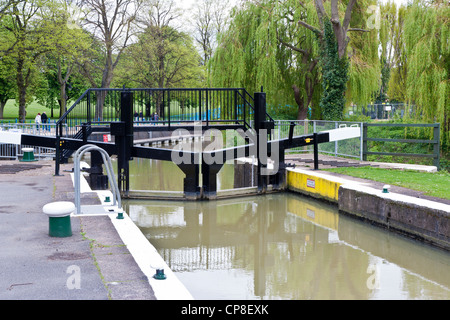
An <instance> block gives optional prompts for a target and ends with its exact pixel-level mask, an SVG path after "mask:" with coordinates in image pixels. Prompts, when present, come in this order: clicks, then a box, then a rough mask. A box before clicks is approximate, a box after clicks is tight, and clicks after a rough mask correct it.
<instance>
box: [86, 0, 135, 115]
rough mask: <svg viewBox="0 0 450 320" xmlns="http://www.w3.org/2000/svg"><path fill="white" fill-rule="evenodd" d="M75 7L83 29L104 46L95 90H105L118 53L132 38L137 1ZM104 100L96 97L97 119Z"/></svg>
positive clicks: (105, 0) (98, 0)
mask: <svg viewBox="0 0 450 320" xmlns="http://www.w3.org/2000/svg"><path fill="white" fill-rule="evenodd" d="M78 5H79V6H80V8H81V9H82V10H83V12H85V13H86V16H85V17H84V18H83V27H84V28H86V29H87V30H89V31H90V32H91V33H92V34H93V35H94V36H95V37H96V39H97V40H98V41H99V42H100V43H101V44H102V45H103V46H104V58H103V71H102V77H101V82H100V83H96V84H95V87H100V88H109V87H110V85H111V82H112V80H113V77H114V70H115V68H116V67H117V65H118V63H119V61H120V58H121V56H122V53H123V51H124V50H125V48H126V47H127V46H128V45H129V44H130V42H131V39H132V37H133V23H134V22H135V20H136V15H137V12H138V11H139V10H140V5H141V1H139V0H80V1H79V4H78ZM91 79H93V78H91ZM104 99H105V97H104V95H98V96H97V104H96V108H97V109H96V112H95V117H96V118H98V119H102V118H103V102H104Z"/></svg>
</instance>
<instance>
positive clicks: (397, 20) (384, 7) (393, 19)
mask: <svg viewBox="0 0 450 320" xmlns="http://www.w3.org/2000/svg"><path fill="white" fill-rule="evenodd" d="M405 9H406V7H405V6H401V7H397V5H396V4H395V3H394V2H387V3H385V4H381V5H380V28H379V29H378V30H379V32H378V34H379V39H380V46H381V52H380V64H381V79H380V87H379V91H378V93H377V95H376V96H377V97H376V101H380V102H381V101H383V102H384V101H385V100H386V99H387V98H390V100H393V99H396V100H400V101H403V100H404V98H402V97H401V95H402V96H403V97H404V96H405V95H404V92H405V90H404V86H405V82H406V77H405V76H404V72H402V71H403V70H405V68H406V65H405V64H406V60H405V45H404V41H403V21H404V15H405ZM391 78H392V79H393V81H391ZM402 86H403V90H402ZM391 87H392V88H391ZM391 95H392V96H391Z"/></svg>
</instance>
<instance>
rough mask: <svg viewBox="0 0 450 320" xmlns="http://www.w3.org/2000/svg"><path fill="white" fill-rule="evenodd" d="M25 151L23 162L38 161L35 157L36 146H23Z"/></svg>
mask: <svg viewBox="0 0 450 320" xmlns="http://www.w3.org/2000/svg"><path fill="white" fill-rule="evenodd" d="M22 151H23V157H22V160H20V161H23V162H31V161H37V160H36V159H34V148H22Z"/></svg>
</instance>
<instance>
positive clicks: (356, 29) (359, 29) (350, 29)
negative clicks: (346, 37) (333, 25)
mask: <svg viewBox="0 0 450 320" xmlns="http://www.w3.org/2000/svg"><path fill="white" fill-rule="evenodd" d="M347 31H360V32H370V30H366V29H362V28H348V29H347Z"/></svg>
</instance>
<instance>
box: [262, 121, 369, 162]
mask: <svg viewBox="0 0 450 320" xmlns="http://www.w3.org/2000/svg"><path fill="white" fill-rule="evenodd" d="M291 123H294V124H295V127H294V134H293V136H301V135H306V134H312V133H318V132H321V131H328V130H332V129H339V128H342V127H344V126H346V127H351V126H355V125H357V126H358V127H360V128H361V135H360V137H358V138H352V139H346V140H340V141H333V142H327V143H320V144H319V150H318V151H319V152H320V153H328V154H331V155H334V156H345V157H352V158H359V159H360V160H362V156H363V139H362V136H363V134H362V133H363V132H362V130H363V125H362V122H349V121H322V120H275V128H274V131H273V135H272V137H271V139H272V140H278V139H285V138H288V137H289V129H290V125H291ZM286 152H287V153H309V152H313V146H312V145H311V146H306V147H298V148H292V149H289V150H286Z"/></svg>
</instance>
